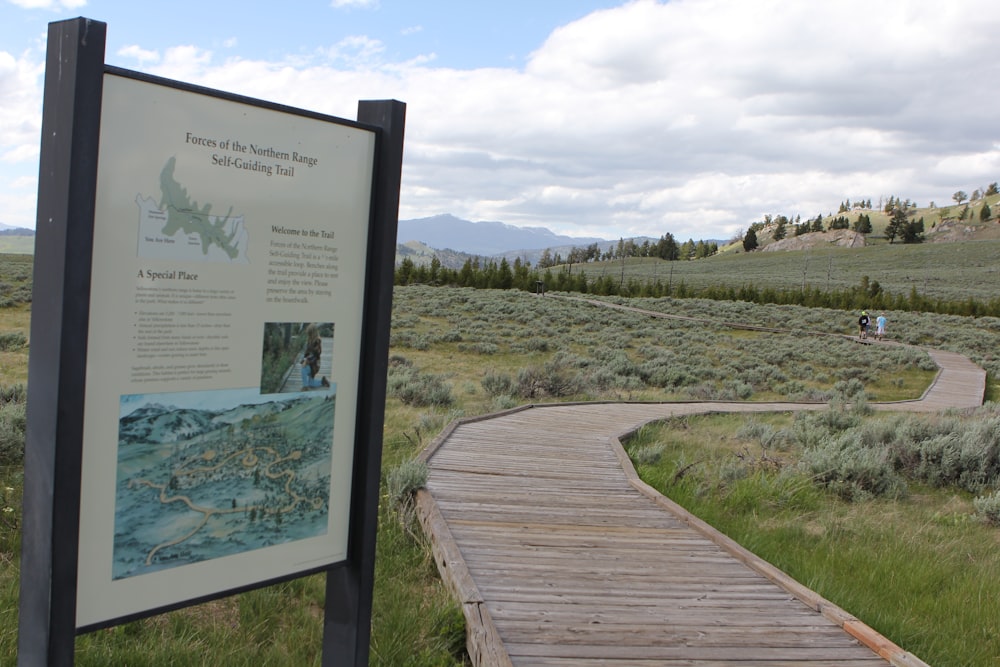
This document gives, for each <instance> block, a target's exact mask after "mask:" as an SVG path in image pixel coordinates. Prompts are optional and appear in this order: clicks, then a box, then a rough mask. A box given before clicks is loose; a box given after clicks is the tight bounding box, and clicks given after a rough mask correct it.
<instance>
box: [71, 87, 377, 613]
mask: <svg viewBox="0 0 1000 667" xmlns="http://www.w3.org/2000/svg"><path fill="white" fill-rule="evenodd" d="M103 87H104V95H103V104H102V110H101V134H100V145H99V160H98V170H97V184H98V185H97V200H96V207H95V215H94V246H93V269H92V272H91V287H90V331H89V336H88V341H89V342H88V350H87V368H88V373H87V384H86V396H87V401H86V405H85V409H84V432H83V461H82V464H83V465H82V471H83V476H82V483H81V504H80V509H81V514H80V531H81V543H86V544H87V545H88V547H87V549H81V551H80V562H79V587H78V597H77V623H78V625H79V626H81V627H86V626H89V625H94V624H98V623H102V622H105V621H107V620H108V619H112V618H117V617H121V616H127V615H130V614H134V613H136V612H139V611H142V610H144V609H148V608H158V607H164V606H167V605H170V604H173V603H175V602H177V601H178V600H184V599H189V598H196V597H199V596H201V595H204V594H205V593H206V592H211V591H213V590H228V589H233V588H239V587H242V586H245V585H247V584H249V583H252V582H256V581H260V580H268V579H274V578H275V577H279V576H283V575H287V574H289V573H290V572H294V571H297V570H305V569H313V568H315V567H317V566H319V565H325V564H329V563H332V562H336V561H340V560H343V559H344V558H345V557H346V555H347V527H348V522H349V514H350V489H351V470H352V454H353V450H354V419H355V410H356V406H357V384H358V372H359V367H358V364H359V360H360V350H361V327H362V315H363V309H362V306H363V296H364V290H363V285H364V280H365V257H366V256H367V243H368V217H369V205H370V203H371V183H372V169H373V156H374V134H373V133H372V132H370V131H367V130H363V129H359V128H357V127H351V126H347V125H342V124H338V123H332V122H327V121H324V120H317V119H314V118H308V117H303V116H298V115H294V114H290V113H285V112H280V111H275V110H272V109H267V108H260V107H256V106H251V105H247V104H243V103H239V102H233V101H229V100H225V99H219V98H216V97H211V96H208V95H203V94H199V93H194V92H189V91H186V90H179V89H177V88H173V87H169V86H165V85H160V84H158V83H149V82H146V81H139V80H136V79H133V78H129V77H126V76H121V75H118V74H115V73H108V74H105V76H104V86H103ZM321 320H332V321H330V322H328V323H327V324H326V325H325V327H324V329H325V330H324V331H322V332H320V333H322V334H323V335H322V336H321V337H319V341H320V349H319V350H318V354H317V357H318V360H319V362H320V364H319V367H320V368H321V369H324V370H325V375H323V374H320V373H317V374H316V376H313V377H307V378H306V380H303V379H302V377H301V373H300V368H302V367H303V366H302V360H303V358H302V355H304V354H305V353H306V348H307V335H306V332H307V330H308V329H309V327H310V326H311V324H310V323H313V322H317V323H318V322H320V321H321ZM273 322H285V323H288V324H287V325H286V326H285V327H284V330H283V331H282V330H279V331H275V330H274V327H268V326H267V325H268V324H269V323H273ZM314 328H316V327H315V326H314ZM334 332H336V335H335V336H334ZM286 338H287V342H286ZM324 343H325V344H324ZM286 351H287V352H288V353H289V354H284V353H285V352H286ZM268 375H271V376H277V377H279V378H280V379H281V380H282V384H283V385H284V387H281V386H276V387H275V386H272V387H268V386H266V385H262V382H264V381H265V380H264V376H268ZM324 377H325V378H326V380H325V382H324V380H323V378H324ZM313 382H315V385H316V386H310V385H311V384H312V383H313Z"/></svg>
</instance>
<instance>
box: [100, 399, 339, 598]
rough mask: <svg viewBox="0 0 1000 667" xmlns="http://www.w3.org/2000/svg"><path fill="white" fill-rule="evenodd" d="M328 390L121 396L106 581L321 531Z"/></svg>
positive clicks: (329, 437) (330, 412)
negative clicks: (109, 573) (109, 569)
mask: <svg viewBox="0 0 1000 667" xmlns="http://www.w3.org/2000/svg"><path fill="white" fill-rule="evenodd" d="M335 412H336V387H335V386H334V387H331V388H330V389H328V390H324V391H314V392H308V393H304V394H297V395H288V396H267V397H266V400H264V397H261V395H260V394H259V392H258V391H257V389H245V390H244V389H240V390H229V391H212V392H185V393H173V394H149V395H145V394H136V395H128V396H122V398H121V412H120V418H119V427H118V470H117V486H116V499H115V543H114V564H113V575H112V576H113V578H114V579H123V578H126V577H134V576H138V575H144V574H148V573H151V572H155V571H158V570H162V569H166V568H172V567H177V566H181V565H187V564H190V563H197V562H200V561H206V560H210V559H214V558H220V557H223V556H231V555H234V554H238V553H243V552H247V551H251V550H254V549H260V548H264V547H268V546H272V545H276V544H283V543H287V542H292V541H295V540H302V539H307V538H310V537H315V536H318V535H323V534H325V533H326V531H327V525H328V515H329V509H330V508H329V501H330V465H331V446H332V442H333V426H334V414H335Z"/></svg>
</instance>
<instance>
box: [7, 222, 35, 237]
mask: <svg viewBox="0 0 1000 667" xmlns="http://www.w3.org/2000/svg"><path fill="white" fill-rule="evenodd" d="M34 235H35V230H34V229H28V228H27V227H14V226H13V225H5V224H4V223H2V222H0V236H34Z"/></svg>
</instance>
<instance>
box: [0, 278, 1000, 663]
mask: <svg viewBox="0 0 1000 667" xmlns="http://www.w3.org/2000/svg"><path fill="white" fill-rule="evenodd" d="M701 263H703V262H674V263H671V264H674V265H681V264H684V265H696V264H701ZM706 263H707V262H706ZM29 266H30V263H29ZM590 268H591V267H588V270H590ZM23 269H24V265H23V262H22V263H21V264H18V265H10V269H9V270H10V271H11V272H13V273H17V274H18V275H23V274H24V271H23ZM3 270H4V267H3V265H2V264H0V272H2V271H3ZM733 271H734V274H733V275H736V274H737V273H738V272H736V270H735V269H733ZM789 273H792V272H791V271H790V272H789ZM0 275H2V273H0ZM27 275H29V276H30V272H29V273H28V274H27ZM873 277H874V276H873ZM8 282H11V281H8ZM14 282H16V281H14ZM19 284H20V283H19ZM20 286H21V287H22V288H23V284H20ZM17 287H18V285H13V288H14V289H15V290H16V288H17ZM630 303H633V302H630ZM634 305H639V306H641V307H644V308H646V307H648V308H662V309H666V310H668V311H669V312H671V313H674V314H681V315H690V316H696V317H705V318H706V319H709V320H712V321H715V322H720V321H739V322H744V323H750V324H760V325H762V326H775V325H780V328H786V329H790V330H791V331H790V332H789V333H785V334H768V333H763V332H753V331H739V330H732V329H730V328H728V327H726V326H722V325H720V324H711V323H697V322H682V321H667V320H652V319H650V318H648V317H643V316H639V315H636V314H629V313H624V312H621V313H619V312H608V311H604V310H598V309H597V308H596V307H594V306H590V305H586V304H582V303H579V302H574V301H569V300H563V299H556V298H549V297H536V296H534V295H531V294H526V293H523V292H516V291H486V290H480V291H477V290H472V289H448V288H430V287H423V286H411V287H405V288H397V289H396V291H395V294H394V304H393V329H392V341H391V355H392V364H391V369H390V378H389V380H390V382H389V384H390V389H391V392H390V396H389V397H388V400H387V410H386V416H385V427H384V465H383V489H384V492H383V503H382V505H381V507H380V518H379V535H378V556H377V561H376V583H375V600H374V611H373V638H372V643H371V651H372V660H371V664H373V665H384V666H392V667H395V666H398V665H413V666H421V667H422V666H428V667H432V666H433V667H436V666H443V665H462V664H463V663H464V661H465V660H466V658H465V656H464V655H463V645H464V637H463V634H462V633H463V624H462V620H461V613H460V611H459V608H458V606H457V605H456V604H455V603H454V602H453V601H452V600H451V599H450V597H449V596H448V594H447V592H446V591H445V589H444V587H443V585H442V584H441V582H440V580H439V579H438V577H437V574H436V571H435V568H434V564H433V561H432V559H431V557H430V554H429V549H428V547H427V544H426V542H425V539H424V538H423V536H422V535H421V534H420V532H419V530H418V529H417V528H416V527H415V525H414V524H413V523H412V521H411V518H410V517H408V515H407V514H406V513H405V512H400V511H398V508H397V507H396V506H395V505H393V504H392V503H391V502H390V501H389V491H388V489H387V487H386V477H387V475H388V474H389V473H391V472H392V471H394V470H396V469H397V468H398V467H399V466H400V465H402V464H405V463H406V462H408V461H410V460H411V459H412V458H413V457H414V456H415V455H416V454H417V453H418V452H419V451H420V450H421V449H422V447H423V446H424V445H426V444H427V443H428V442H429V441H430V440H431V439H432V438H433V437H434V436H435V434H436V433H437V432H438V431H440V429H441V428H442V427H443V426H445V425H446V424H447V423H448V422H449V421H450V420H452V419H454V418H456V417H459V416H463V415H474V414H482V413H486V412H491V411H494V410H498V409H503V408H507V407H511V406H513V405H517V404H520V403H528V402H538V401H553V400H587V399H602V400H604V399H607V400H620V399H630V400H670V399H678V398H681V399H701V398H706V399H707V398H740V399H747V400H772V399H776V398H796V399H805V398H810V397H811V398H812V399H814V400H820V401H826V400H829V399H831V398H836V397H840V396H848V397H853V398H855V399H856V398H857V397H858V396H860V395H861V392H864V393H865V394H867V395H868V397H869V398H870V399H872V400H874V399H882V400H892V399H895V398H904V397H913V396H918V395H919V394H920V393H921V392H922V391H923V389H924V388H925V387H926V386H927V383H928V382H929V381H930V379H931V377H932V376H933V370H932V369H931V368H930V367H929V366H928V359H927V357H926V355H924V354H922V353H920V352H918V351H912V350H905V351H901V352H900V353H899V354H896V353H891V354H887V353H885V351H881V352H880V351H878V350H872V349H870V348H868V347H866V346H859V345H856V344H854V343H850V342H843V344H841V343H840V342H833V340H834V339H823V340H822V341H821V342H820V341H817V340H816V339H814V338H812V337H810V336H809V335H808V333H807V332H808V331H820V332H843V333H850V332H852V331H853V326H854V324H853V321H854V314H853V313H845V312H842V311H835V310H826V309H808V308H801V307H794V306H753V305H751V304H745V303H739V302H712V301H705V300H700V299H656V300H653V299H650V300H639V301H637V302H635V303H634ZM29 312H30V311H29V307H28V306H27V305H20V306H17V305H15V306H12V307H9V308H3V309H0V340H2V338H3V335H4V334H5V333H11V334H13V333H16V332H19V331H20V332H23V333H26V332H27V324H28V316H29ZM890 322H891V324H890V334H891V335H892V336H893V337H894V338H895V339H897V340H903V341H906V342H915V343H922V344H929V345H938V346H943V347H948V348H949V349H954V350H956V351H959V352H963V353H965V354H967V355H969V356H970V357H972V358H973V359H975V360H977V361H978V362H979V363H982V364H983V365H984V366H985V367H986V368H987V369H988V370H989V371H990V374H991V375H990V388H989V391H990V395H991V396H995V387H996V378H997V376H998V375H1000V358H998V356H997V353H996V351H997V350H1000V320H995V319H993V318H979V319H978V320H971V319H969V318H961V317H941V316H931V315H924V314H919V313H894V314H892V315H891V317H890ZM10 354H11V355H12V356H10V357H9V358H4V357H2V356H0V363H2V364H3V365H2V366H0V369H2V372H3V375H2V377H0V384H2V385H3V386H4V387H8V386H13V385H17V384H20V383H23V382H24V381H25V378H26V371H25V369H26V362H27V348H21V349H17V350H13V351H11V353H10ZM5 419H6V420H7V421H11V420H10V419H7V418H6V417H4V415H3V413H2V412H0V426H2V425H3V424H5V423H6V422H5ZM21 420H22V422H23V406H22V412H21ZM13 421H15V422H16V421H17V417H16V415H15V416H14V417H13ZM14 426H15V427H16V426H17V424H16V423H15V424H14ZM21 426H22V428H23V423H22V424H21ZM726 428H729V429H737V430H738V429H739V428H740V427H739V426H738V425H732V424H731V425H729V426H727V427H726ZM2 431H3V429H2V428H0V432H2ZM15 432H16V429H15ZM2 442H3V441H2V440H0V452H3V451H5V450H4V449H3V448H2ZM0 477H2V479H0V489H3V495H2V498H0V500H2V503H3V508H0V510H2V511H0V562H2V563H3V565H2V566H0V663H3V664H8V663H9V662H11V661H12V658H13V655H14V650H15V649H14V646H15V642H16V625H17V623H16V616H17V611H16V605H17V570H18V562H19V551H20V535H19V515H20V490H21V484H22V482H21V467H20V461H19V459H17V458H16V457H10V456H8V458H7V460H5V461H2V462H0ZM830 493H831V492H829V491H824V490H822V489H819V490H817V491H816V492H815V497H816V498H817V499H818V500H817V501H816V506H815V508H814V509H813V510H811V511H819V509H817V508H821V507H824V506H827V505H829V507H830V508H832V511H835V512H842V513H843V512H847V513H850V512H856V513H861V514H865V515H868V514H871V516H872V522H873V524H877V519H876V518H875V517H877V516H880V515H877V514H875V510H877V509H879V508H880V506H881V505H880V504H879V503H881V504H883V505H885V506H886V507H889V508H890V509H891V508H892V505H891V504H890V503H886V502H883V501H878V503H876V504H871V505H867V504H851V505H845V504H844V502H845V501H843V500H842V499H840V497H839V496H837V495H835V494H834V495H829V494H830ZM942 493H944V494H947V493H949V492H948V491H947V490H944V491H942ZM952 494H953V495H958V496H960V497H961V498H962V503H960V504H958V505H955V506H952V505H950V504H948V505H942V507H941V508H939V509H937V510H933V508H934V506H935V503H938V502H939V500H938V496H936V495H934V494H929V495H928V494H924V493H919V494H911V496H910V498H900V499H897V500H896V501H894V502H898V503H909V502H912V501H913V500H914V498H916V499H917V500H919V501H920V502H922V503H925V504H926V505H927V507H928V508H930V509H932V510H933V511H939V512H941V513H942V516H944V517H945V518H944V519H942V521H944V522H946V523H947V522H949V521H954V522H961V523H963V524H967V525H969V526H972V525H973V522H972V520H971V519H970V518H969V517H971V513H970V510H969V506H970V496H969V495H968V493H967V492H958V491H954V492H952ZM941 498H944V499H945V500H947V497H946V496H941ZM856 502H857V501H856ZM940 502H943V501H940ZM6 508H9V509H10V511H7V509H6ZM845 508H847V509H845ZM879 511H881V510H879ZM751 516H752V514H751ZM758 516H760V515H759V514H758ZM907 516H909V515H907ZM914 516H917V515H914ZM831 521H832V519H831ZM977 526H978V525H977ZM992 530H995V529H992ZM898 531H900V532H901V533H902V534H905V535H907V539H913V540H925V539H927V540H934V539H938V537H939V534H938V533H934V532H933V531H927V530H925V527H924V525H923V524H921V523H913V520H912V519H909V518H907V519H906V520H905V521H903V522H902V523H901V524H900V525H899V527H898ZM745 533H746V535H745V536H744V537H741V538H740V539H744V540H745V541H746V543H747V544H749V545H750V547H751V548H754V546H753V545H754V544H756V543H757V542H758V541H759V540H760V538H758V537H756V536H755V535H756V534H755V533H754V531H753V522H752V520H750V519H747V520H746V527H745ZM835 534H836V535H837V536H839V539H841V540H842V541H847V542H848V543H850V545H851V546H852V548H856V549H857V550H858V556H857V557H858V558H865V557H866V556H867V557H869V558H874V557H875V555H876V551H875V550H877V549H879V548H881V545H880V544H879V543H877V542H871V543H870V544H869V536H868V535H867V533H860V532H859V533H851V532H849V531H847V532H845V531H841V532H838V533H835ZM994 534H995V533H992V532H986V533H982V535H994ZM822 548H824V547H817V549H818V550H822ZM977 553H980V552H977ZM977 557H980V556H977ZM983 557H985V556H983ZM924 567H927V568H930V569H931V570H932V569H933V564H931V565H930V566H924ZM924 571H927V570H924ZM847 574H848V576H847V580H848V581H847V582H846V583H845V582H844V581H841V580H840V579H838V580H837V581H836V583H833V584H831V586H830V587H829V588H824V589H823V590H824V591H826V590H829V591H833V592H834V593H833V594H828V597H830V598H831V599H833V600H834V601H835V602H837V601H838V599H837V598H838V597H840V596H841V595H847V594H846V593H839V592H837V590H838V589H839V588H840V587H843V586H845V585H847V584H849V583H850V582H849V579H850V576H849V574H850V573H847ZM797 576H799V575H797ZM831 576H832V574H831ZM838 576H842V575H838ZM819 578H821V577H819V576H816V577H814V578H813V579H819ZM813 579H811V578H809V576H806V577H805V578H804V581H805V582H806V583H807V584H810V585H812V582H813ZM866 585H868V586H870V584H866ZM935 590H936V589H934V588H930V589H929V590H927V591H924V592H923V593H921V592H920V591H917V592H915V593H913V594H914V595H921V596H923V597H921V598H919V599H917V598H915V599H908V600H907V603H908V605H909V606H908V607H907V609H906V610H905V611H906V612H907V613H916V612H915V611H914V610H916V609H919V608H920V607H921V606H924V605H925V603H926V602H927V600H925V598H930V599H931V601H932V599H933V597H934V593H935ZM824 594H827V593H824ZM909 594H910V593H909V592H907V595H909ZM322 605H323V585H322V581H321V580H320V579H319V578H316V577H310V578H306V579H303V580H299V581H296V582H292V583H290V584H285V585H282V586H278V587H274V588H269V589H266V590H261V591H255V592H250V593H245V594H241V595H237V596H233V597H231V598H226V599H224V600H219V601H216V602H213V603H209V604H206V605H199V606H196V607H192V608H189V609H186V610H180V611H176V612H172V613H170V614H165V615H161V616H158V617H154V618H150V619H146V620H142V621H137V622H134V623H129V624H126V625H124V626H120V627H118V628H115V629H113V630H108V631H101V632H97V633H92V634H89V635H86V636H83V637H81V638H80V639H79V640H78V644H77V645H78V650H77V663H78V664H80V665H105V664H115V663H116V661H118V664H124V663H127V664H129V665H160V664H172V665H203V664H212V663H216V664H224V665H256V664H261V659H262V658H266V661H267V664H269V665H279V666H283V665H288V666H293V665H295V666H298V665H310V664H319V656H318V651H319V640H318V637H319V636H320V631H321V628H320V626H321V619H322ZM898 606H899V602H898V600H893V599H890V600H887V601H886V603H885V605H884V607H885V608H877V609H874V610H873V611H872V614H873V615H874V616H876V617H877V616H879V615H882V614H889V613H890V612H892V608H893V607H898ZM927 606H928V607H929V608H930V609H931V611H929V612H928V614H929V615H930V616H931V617H932V618H933V616H934V614H935V613H937V612H935V611H934V609H933V605H927ZM891 623H899V624H900V627H903V628H904V630H903V631H902V633H903V634H896V635H893V634H890V636H893V637H894V638H896V639H897V641H899V642H900V643H905V640H907V639H909V637H910V635H909V634H907V633H909V632H912V630H911V629H907V628H912V627H918V626H911V624H910V623H909V621H907V620H906V618H904V619H903V620H902V621H892V622H891ZM872 624H873V625H875V624H874V623H872ZM886 627H893V626H892V625H891V624H890V625H887V626H886ZM959 630H960V629H957V630H955V632H959ZM966 640H967V641H970V642H972V641H976V637H975V636H974V635H973V636H966ZM907 646H909V645H908V644H907ZM120 661H124V663H123V662H120ZM941 664H945V663H941ZM955 664H957V663H955ZM969 664H989V663H975V662H973V663H969Z"/></svg>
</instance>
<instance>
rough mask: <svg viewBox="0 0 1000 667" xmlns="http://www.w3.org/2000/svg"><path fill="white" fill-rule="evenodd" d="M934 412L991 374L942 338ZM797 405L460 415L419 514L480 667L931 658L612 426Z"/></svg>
mask: <svg viewBox="0 0 1000 667" xmlns="http://www.w3.org/2000/svg"><path fill="white" fill-rule="evenodd" d="M931 354H932V356H933V357H934V359H935V361H936V362H937V363H938V364H939V366H940V367H941V369H942V370H941V372H940V373H939V375H938V377H937V379H936V381H935V382H934V384H933V386H932V387H931V388H930V389H929V390H928V392H927V393H926V394H925V395H924V397H923V398H922V399H921V400H919V401H905V402H900V403H893V404H884V405H875V406H874V407H877V408H879V409H892V410H909V411H927V410H939V409H942V408H944V407H959V408H968V407H973V406H975V405H979V404H981V403H982V398H983V389H984V387H985V372H984V371H982V370H981V369H978V367H976V366H974V365H973V364H971V362H969V361H968V360H967V359H965V358H964V357H961V356H960V355H954V354H952V353H941V352H936V351H932V352H931ZM824 407H825V405H821V404H795V403H722V402H712V403H658V404H654V403H626V404H612V403H594V404H563V405H548V406H528V407H526V408H520V409H516V410H512V411H508V412H504V413H500V414H496V415H489V416H485V417H481V418H473V419H465V420H461V421H459V422H455V423H453V424H451V425H450V426H449V427H448V428H447V429H446V430H445V431H444V432H443V433H442V434H441V435H440V436H439V437H438V438H437V439H436V440H435V442H434V443H432V445H431V446H430V447H428V449H427V450H426V451H425V452H424V453H423V458H424V459H425V460H426V461H427V462H428V465H429V467H430V476H429V479H428V483H427V488H426V489H425V490H421V491H420V492H419V493H418V496H417V503H418V509H419V514H420V517H421V522H422V524H423V526H424V529H425V531H426V533H427V534H428V535H429V537H430V539H431V542H432V546H433V550H434V555H435V561H436V563H437V565H438V569H439V571H440V572H441V575H442V577H443V579H444V580H445V582H446V583H447V585H448V586H449V587H450V588H451V590H452V591H453V592H454V594H455V595H456V596H457V597H458V599H459V601H460V602H461V604H462V605H463V610H464V613H465V617H466V621H467V638H468V643H467V645H468V649H469V653H470V656H471V657H472V660H473V663H474V664H475V665H483V666H485V665H490V666H492V665H512V666H513V665H518V666H520V665H537V666H541V667H545V666H556V665H560V666H570V665H573V666H576V667H589V666H592V665H593V666H596V665H604V666H622V667H624V666H625V665H629V666H636V667H645V666H652V665H664V666H671V665H676V666H680V665H702V666H709V665H713V666H723V665H742V666H748V665H755V666H757V665H760V666H770V667H790V666H791V665H811V666H814V667H819V666H825V665H830V666H833V665H837V666H841V667H843V666H851V667H862V666H867V665H885V664H886V663H887V662H889V663H891V664H894V665H913V666H917V665H924V664H925V663H923V662H922V661H920V660H919V659H918V658H916V657H914V656H912V655H910V654H909V653H907V652H905V651H904V650H903V649H901V648H900V647H898V646H896V645H894V644H893V643H892V642H889V641H888V640H886V639H885V638H883V637H881V636H880V635H878V634H877V633H876V632H874V631H873V630H872V629H871V628H869V627H868V626H867V625H865V624H864V623H862V622H860V621H858V620H857V619H855V618H853V617H852V616H850V615H849V614H847V613H846V612H844V611H843V610H841V609H840V608H838V607H837V606H836V605H833V604H832V603H830V602H828V601H826V600H824V599H823V598H821V597H819V596H818V595H816V594H815V593H814V592H812V591H811V590H809V589H807V588H805V587H803V586H802V585H800V584H798V583H797V582H795V581H794V580H792V579H791V578H789V577H788V576H787V575H785V574H784V573H782V572H781V571H779V570H777V569H776V568H774V567H773V566H771V565H769V564H768V563H766V562H764V561H762V560H761V559H759V558H757V557H756V556H754V555H753V554H751V553H750V552H748V551H746V550H745V549H743V548H742V547H740V546H739V545H738V544H736V543H735V542H733V541H732V540H730V539H729V538H727V537H725V536H724V535H722V534H721V533H719V532H718V531H715V530H714V529H713V528H711V527H710V526H708V525H706V524H704V523H703V522H702V521H700V520H699V519H697V518H696V517H693V516H691V515H690V514H689V513H688V512H686V511H685V510H684V509H683V508H681V507H679V506H677V505H676V504H675V503H673V502H672V501H670V500H669V499H667V498H664V497H663V496H662V495H660V494H659V493H657V492H656V491H655V490H653V489H652V488H650V487H648V486H647V485H646V484H644V483H643V482H641V481H640V480H639V479H638V478H637V476H636V475H635V471H634V469H633V468H632V465H631V463H630V462H629V461H628V458H627V456H626V455H625V453H624V450H623V449H622V447H621V443H620V441H619V440H618V438H619V437H620V436H622V435H624V434H627V433H630V432H632V431H634V430H635V429H637V428H639V427H640V426H641V425H643V424H645V423H648V422H650V421H656V420H661V419H665V418H668V417H671V416H675V415H685V414H699V413H706V412H772V411H788V410H815V409H822V408H824Z"/></svg>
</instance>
